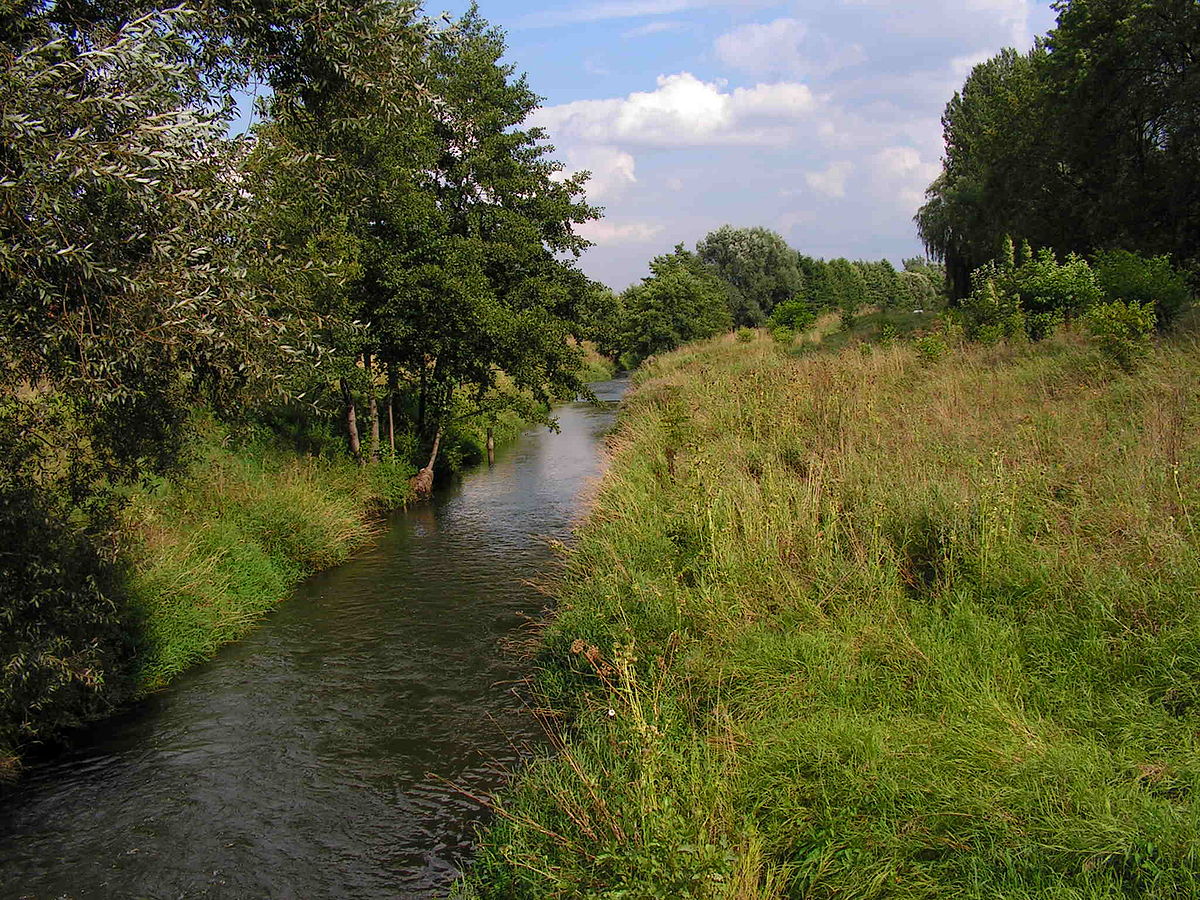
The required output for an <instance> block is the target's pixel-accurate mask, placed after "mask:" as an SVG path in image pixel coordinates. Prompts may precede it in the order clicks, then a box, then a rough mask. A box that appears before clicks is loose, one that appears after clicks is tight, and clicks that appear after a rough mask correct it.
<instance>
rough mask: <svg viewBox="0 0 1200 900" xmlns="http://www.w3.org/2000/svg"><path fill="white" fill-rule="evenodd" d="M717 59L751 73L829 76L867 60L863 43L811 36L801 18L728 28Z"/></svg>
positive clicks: (716, 47)
mask: <svg viewBox="0 0 1200 900" xmlns="http://www.w3.org/2000/svg"><path fill="white" fill-rule="evenodd" d="M713 49H714V50H715V51H716V54H717V58H718V59H720V60H721V62H723V63H725V64H726V65H728V66H732V67H733V68H735V69H740V70H741V71H743V72H749V73H750V74H751V75H755V76H759V77H766V76H784V77H796V78H800V77H808V76H811V75H828V74H830V73H832V72H836V71H837V70H838V69H843V68H846V67H847V66H852V65H855V64H857V63H860V62H863V61H864V60H865V59H866V53H865V51H864V50H863V48H862V46H861V45H859V44H856V43H846V42H842V41H835V40H833V39H832V38H830V37H829V36H828V35H823V34H821V35H810V33H809V28H808V26H807V25H806V24H804V23H803V22H801V21H800V20H799V19H788V18H784V19H776V20H775V21H773V22H766V23H752V24H750V25H743V26H741V27H739V28H735V29H733V30H732V31H727V32H725V34H722V35H721V36H720V37H718V38H717V40H716V42H715V43H714V45H713Z"/></svg>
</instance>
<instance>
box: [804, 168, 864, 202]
mask: <svg viewBox="0 0 1200 900" xmlns="http://www.w3.org/2000/svg"><path fill="white" fill-rule="evenodd" d="M853 171H854V163H852V162H850V161H849V160H839V161H837V162H833V163H830V164H829V165H828V166H827V167H826V168H824V169H822V170H820V171H819V172H805V173H804V180H805V182H806V183H807V184H808V186H809V187H810V188H812V189H813V190H814V191H816V192H817V193H819V194H824V195H825V196H827V197H845V196H846V179H847V178H849V177H850V173H851V172H853Z"/></svg>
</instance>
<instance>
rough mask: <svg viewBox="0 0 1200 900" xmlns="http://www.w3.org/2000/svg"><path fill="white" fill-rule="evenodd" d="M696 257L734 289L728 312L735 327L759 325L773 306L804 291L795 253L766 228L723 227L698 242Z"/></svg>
mask: <svg viewBox="0 0 1200 900" xmlns="http://www.w3.org/2000/svg"><path fill="white" fill-rule="evenodd" d="M696 253H697V255H698V256H699V257H700V259H701V260H703V261H704V262H705V263H707V264H708V265H710V266H712V267H713V268H714V270H715V271H716V272H717V274H718V275H720V276H721V278H723V279H725V280H726V281H727V282H729V283H730V284H731V285H733V286H734V287H735V288H736V289H737V293H736V295H734V296H735V301H736V305H735V306H733V307H732V308H731V312H732V313H733V318H734V322H735V323H736V324H738V325H761V324H762V323H763V321H764V320H765V319H766V317H767V316H769V315H770V314H771V310H773V309H774V308H775V306H776V304H778V303H782V302H783V301H785V300H790V299H791V298H792V297H794V296H796V295H797V294H800V293H802V292H803V290H804V276H803V275H802V274H801V273H800V267H799V265H798V261H797V258H796V251H794V250H792V249H791V248H790V247H789V246H788V245H787V242H786V241H784V239H783V238H782V237H780V236H779V235H778V234H777V233H775V232H774V231H770V230H768V229H766V228H733V227H732V226H729V225H724V226H722V227H721V228H718V229H717V230H716V231H713V232H710V233H709V234H708V235H707V236H706V237H705V238H704V239H703V240H701V241H700V242H699V243H698V244H697V245H696Z"/></svg>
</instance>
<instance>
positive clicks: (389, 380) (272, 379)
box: [0, 0, 598, 758]
mask: <svg viewBox="0 0 1200 900" xmlns="http://www.w3.org/2000/svg"><path fill="white" fill-rule="evenodd" d="M317 23H319V25H318V24H317ZM0 45H2V46H3V49H4V53H3V54H0V57H2V60H0V143H2V144H3V146H4V147H5V148H6V149H5V152H4V154H3V158H2V159H0V194H2V196H3V200H4V202H3V203H2V204H0V288H2V290H0V456H2V457H3V467H2V468H0V534H3V536H4V538H5V540H4V542H3V546H2V547H0V580H3V582H4V585H5V587H4V592H3V594H2V595H0V626H2V627H0V757H5V758H9V757H11V756H12V755H13V753H12V752H11V750H10V749H9V748H19V747H20V746H23V745H27V744H29V743H31V742H36V741H39V740H43V739H47V738H49V737H52V736H53V735H54V734H55V733H57V732H58V731H59V730H61V729H62V728H63V727H68V726H70V725H72V724H75V723H78V722H79V721H82V720H85V719H87V718H90V717H94V716H96V715H99V714H102V713H103V712H105V711H106V710H109V709H111V708H112V707H113V705H114V704H116V703H118V702H121V701H122V700H123V699H125V698H127V697H129V696H131V695H135V694H136V693H137V692H138V691H139V690H141V689H143V688H146V687H150V686H156V685H158V684H161V683H162V681H163V680H164V679H165V678H166V677H168V676H169V675H170V674H171V673H172V672H174V671H177V670H178V669H179V668H180V667H181V666H182V665H184V664H186V662H188V661H189V660H192V659H194V658H197V657H198V656H200V655H202V654H203V653H206V652H208V651H210V650H211V649H212V647H214V646H215V645H216V644H217V643H219V642H220V641H221V640H223V639H226V638H228V637H231V636H233V635H235V634H237V633H238V632H239V631H240V630H241V629H242V628H243V627H244V624H245V622H246V621H248V620H249V619H250V618H252V617H253V615H255V614H256V613H257V612H259V611H261V610H262V609H264V608H266V607H267V606H269V605H270V604H271V603H273V602H275V600H277V599H278V598H279V595H280V593H281V591H282V590H283V589H284V588H285V587H286V585H287V584H288V583H290V581H292V580H294V578H295V577H297V576H298V575H299V574H300V573H303V572H305V571H309V570H311V569H312V568H314V567H316V566H318V565H320V564H322V563H324V562H329V561H333V560H336V559H338V558H341V556H343V555H344V553H345V552H347V551H348V549H349V548H350V547H352V546H354V545H355V544H356V543H357V542H359V541H360V539H361V536H362V534H363V533H364V529H365V528H367V526H366V525H364V513H365V512H366V511H367V510H368V508H375V507H378V506H379V505H380V504H381V503H384V502H387V503H395V502H399V501H400V500H401V499H402V498H403V497H406V496H409V495H410V494H412V493H414V492H417V493H420V492H424V491H427V490H428V489H429V487H430V485H431V484H432V481H433V478H434V474H435V472H437V473H445V472H446V471H449V470H453V469H455V468H458V467H460V466H461V465H463V464H465V463H466V462H467V461H469V460H470V459H472V458H478V457H479V455H480V453H481V448H482V447H483V445H484V444H485V443H486V442H487V441H488V440H489V439H491V440H496V439H501V438H502V437H503V433H504V432H505V430H511V429H512V428H513V426H514V423H515V422H517V421H523V422H538V421H545V420H546V418H547V416H548V415H549V409H550V403H551V402H552V401H553V400H555V399H557V398H564V397H572V396H574V395H575V394H576V393H578V392H580V391H581V390H582V389H583V385H584V381H583V377H584V376H585V375H586V374H587V371H586V370H585V368H584V361H583V357H584V352H583V350H582V346H583V342H584V341H586V340H588V339H590V338H592V337H593V335H592V334H591V333H590V331H589V328H588V325H587V323H586V322H585V312H586V301H587V298H588V297H589V296H590V294H591V293H593V292H594V288H595V286H594V285H592V284H591V283H590V282H589V281H588V279H587V278H585V277H584V276H583V275H582V274H581V273H580V271H579V270H578V268H577V266H576V265H575V257H577V256H578V255H579V253H580V252H581V251H582V250H583V249H584V248H585V247H586V246H587V243H586V241H584V240H583V239H582V238H580V237H579V236H578V235H577V234H576V233H575V227H576V226H577V225H578V224H580V223H582V222H585V221H587V220H589V219H592V218H595V217H596V216H597V215H598V211H597V210H595V209H594V208H592V207H591V206H589V205H588V204H586V203H585V202H584V201H583V200H582V189H583V184H584V181H585V179H586V175H577V176H571V177H563V175H562V172H561V168H562V167H561V166H560V164H558V163H557V162H555V161H554V159H553V157H552V155H551V153H552V148H551V147H549V145H548V144H546V142H545V141H544V139H543V138H544V135H543V134H542V133H541V132H540V131H539V130H537V129H533V128H527V127H525V126H524V125H523V123H524V122H525V120H526V118H527V116H528V115H529V114H530V112H532V111H533V109H535V108H536V105H537V97H536V95H535V94H534V93H533V92H532V90H531V89H530V87H529V86H528V84H527V83H526V82H525V80H524V79H523V78H520V77H517V76H516V74H515V72H514V70H513V69H512V68H511V67H510V66H508V65H507V64H506V63H503V62H502V61H501V59H502V56H503V53H504V42H503V37H502V35H501V34H500V33H499V32H498V31H496V30H494V29H492V28H491V27H490V26H489V25H488V24H487V23H486V22H485V21H484V20H483V19H482V18H481V17H480V16H479V15H478V14H477V12H475V11H474V10H472V11H470V12H469V13H468V14H467V15H465V16H464V17H463V18H462V19H460V20H458V21H456V22H453V23H447V22H441V23H439V22H436V21H433V20H430V19H427V18H425V17H424V16H423V15H422V14H421V11H420V9H419V7H417V6H416V5H410V4H396V3H392V2H389V0H377V2H367V3H341V2H339V3H334V4H332V5H330V4H328V3H324V2H317V3H313V2H310V0H280V2H277V3H270V4H267V6H263V5H262V4H259V3H254V4H240V3H238V2H233V3H223V4H216V5H214V4H207V3H201V4H196V5H189V4H184V5H179V6H174V5H172V6H169V7H167V6H163V7H158V6H155V5H153V4H151V5H150V6H149V7H146V6H144V5H141V6H138V5H130V4H126V3H120V2H118V3H111V4H103V5H101V6H96V5H87V4H84V5H79V4H60V3H31V4H25V5H23V6H20V7H19V8H14V9H12V10H9V11H8V12H7V13H6V14H5V16H3V17H0ZM251 93H254V94H256V95H258V100H257V103H256V110H255V117H254V119H255V120H254V124H253V126H252V127H251V129H250V130H249V132H247V133H244V134H232V133H231V125H232V123H233V122H234V117H235V113H236V102H235V101H236V100H237V98H238V97H241V98H242V100H243V102H244V101H245V98H246V97H247V96H248V95H249V94H251ZM593 368H594V367H593ZM318 433H319V434H323V435H325V436H326V437H329V438H332V440H326V441H324V442H323V443H322V444H321V446H319V447H312V446H302V445H301V444H303V441H299V442H298V441H297V438H299V437H303V438H304V440H308V439H309V438H311V437H312V436H314V435H316V434H318ZM214 435H222V436H223V437H222V443H220V444H214V443H213V440H214ZM260 438H261V439H260ZM225 444H227V445H228V446H227V447H226V446H224V445H225ZM289 446H290V450H286V449H284V448H286V447H289ZM289 454H290V455H289ZM296 454H300V456H297V455H296ZM310 454H311V455H312V456H314V457H317V459H308V458H307V456H308V455H310ZM355 465H357V466H361V467H363V468H365V469H369V470H371V471H368V472H362V473H356V472H354V471H353V469H354V467H355ZM414 475H415V476H416V477H413V479H412V481H411V483H410V484H408V485H407V486H406V485H404V484H403V482H404V479H405V478H408V477H409V476H414ZM222 492H228V493H229V496H228V497H227V498H224V499H223V498H222ZM285 498H291V500H292V501H294V504H295V505H294V506H289V504H287V503H285V502H284V500H285ZM205 573H207V574H205Z"/></svg>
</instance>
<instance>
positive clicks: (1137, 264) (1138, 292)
mask: <svg viewBox="0 0 1200 900" xmlns="http://www.w3.org/2000/svg"><path fill="white" fill-rule="evenodd" d="M1094 268H1095V270H1096V280H1097V281H1098V282H1099V284H1100V290H1102V291H1103V292H1104V296H1105V297H1106V298H1107V299H1108V300H1113V301H1115V300H1121V301H1124V302H1126V303H1137V304H1141V305H1142V306H1144V307H1146V308H1147V309H1150V310H1152V311H1153V312H1154V315H1155V319H1156V321H1157V323H1158V326H1159V327H1160V328H1166V327H1167V326H1169V325H1170V324H1171V322H1172V321H1174V319H1175V318H1176V317H1177V316H1178V315H1179V313H1180V312H1181V311H1182V310H1183V308H1184V307H1185V306H1187V304H1188V303H1190V302H1191V299H1192V296H1191V291H1190V290H1189V288H1188V285H1187V281H1186V279H1185V278H1184V277H1183V274H1182V273H1180V272H1178V271H1177V270H1176V269H1175V268H1174V267H1172V265H1171V261H1170V259H1168V258H1167V257H1165V256H1155V257H1149V258H1147V257H1144V256H1139V255H1137V254H1136V253H1130V252H1129V251H1128V250H1107V251H1104V252H1101V253H1098V254H1097V255H1096V258H1095V262H1094Z"/></svg>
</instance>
